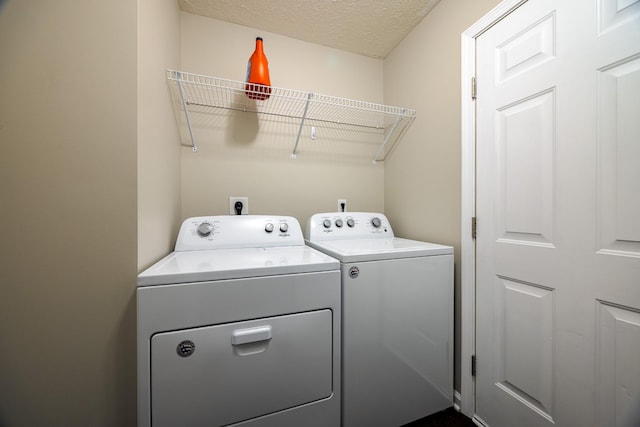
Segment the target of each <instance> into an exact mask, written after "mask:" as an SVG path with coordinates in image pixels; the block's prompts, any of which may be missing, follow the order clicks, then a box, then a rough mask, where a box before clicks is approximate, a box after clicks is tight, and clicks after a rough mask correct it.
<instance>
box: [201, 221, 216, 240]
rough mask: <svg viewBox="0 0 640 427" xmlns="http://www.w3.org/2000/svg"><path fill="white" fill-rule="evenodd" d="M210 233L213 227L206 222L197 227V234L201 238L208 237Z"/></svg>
mask: <svg viewBox="0 0 640 427" xmlns="http://www.w3.org/2000/svg"><path fill="white" fill-rule="evenodd" d="M212 231H213V225H211V224H209V223H208V222H203V223H202V224H200V225H199V226H198V234H199V235H201V236H203V237H206V236H208V235H209V234H211V232H212Z"/></svg>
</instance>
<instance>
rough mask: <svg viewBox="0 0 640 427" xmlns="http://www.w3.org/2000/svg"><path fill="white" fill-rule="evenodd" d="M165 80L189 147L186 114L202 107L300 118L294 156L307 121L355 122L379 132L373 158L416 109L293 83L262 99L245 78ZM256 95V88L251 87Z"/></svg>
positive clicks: (179, 75) (379, 157)
mask: <svg viewBox="0 0 640 427" xmlns="http://www.w3.org/2000/svg"><path fill="white" fill-rule="evenodd" d="M167 80H168V82H169V84H170V85H172V86H174V91H173V92H174V93H175V94H176V97H177V98H178V101H179V102H180V104H181V109H182V111H183V112H184V115H185V118H186V123H187V127H188V129H189V135H190V137H191V144H192V147H193V151H197V150H198V148H197V145H196V141H195V137H194V135H193V128H192V125H191V118H190V114H191V112H193V111H201V110H202V109H203V108H205V109H208V108H212V109H216V108H221V109H225V110H236V111H244V112H253V113H257V114H265V115H270V116H280V117H288V118H293V119H297V120H299V121H300V124H299V129H298V134H297V138H296V141H295V144H294V146H293V150H292V153H291V157H292V158H294V159H295V158H296V153H297V150H298V144H299V143H300V135H301V132H302V129H303V126H304V124H305V122H306V121H313V122H318V123H323V124H327V125H329V126H336V127H339V126H355V127H362V128H367V129H369V130H374V131H376V132H380V133H381V134H383V135H384V137H383V138H382V139H383V142H382V144H381V145H380V147H379V149H378V151H377V153H376V155H375V156H374V159H373V162H374V163H376V162H378V161H384V159H385V157H386V156H387V154H388V153H390V152H391V150H392V149H393V147H394V146H395V145H396V144H397V142H398V141H399V140H400V139H401V137H402V136H403V135H404V133H405V131H406V130H407V129H408V128H409V126H410V125H411V123H413V120H414V119H415V117H416V111H415V110H413V109H408V108H400V107H392V106H388V105H381V104H374V103H370V102H364V101H357V100H352V99H346V98H338V97H334V96H327V95H320V94H317V93H313V92H303V91H297V90H292V89H284V88H279V87H274V86H272V87H271V94H270V96H269V98H268V99H266V100H256V99H250V98H249V97H248V96H246V94H247V92H246V91H245V82H241V81H235V80H227V79H222V78H218V77H211V76H205V75H200V74H192V73H186V72H183V71H177V70H167ZM250 93H253V94H255V95H256V96H255V97H257V98H260V95H261V94H260V92H259V91H256V92H250Z"/></svg>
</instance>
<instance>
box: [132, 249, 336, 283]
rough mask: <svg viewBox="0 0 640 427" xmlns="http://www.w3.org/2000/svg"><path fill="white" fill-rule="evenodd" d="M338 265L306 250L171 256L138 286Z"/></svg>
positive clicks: (308, 270)
mask: <svg viewBox="0 0 640 427" xmlns="http://www.w3.org/2000/svg"><path fill="white" fill-rule="evenodd" d="M339 268H340V264H339V263H338V261H337V260H335V259H334V258H331V257H329V256H327V255H325V254H323V253H321V252H318V251H316V250H315V249H312V248H310V247H308V246H304V245H301V246H287V247H266V248H242V249H219V250H204V251H184V252H172V253H171V254H169V255H167V256H166V257H164V258H163V259H161V260H160V261H158V262H157V263H156V264H154V265H152V266H151V267H149V268H148V269H147V270H145V271H143V272H142V273H140V274H139V275H138V286H150V285H166V284H174V283H188V282H204V281H210V280H222V279H240V278H248V277H259V276H275V275H282V274H296V273H312V272H320V271H328V270H338V269H339Z"/></svg>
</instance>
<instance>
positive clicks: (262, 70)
mask: <svg viewBox="0 0 640 427" xmlns="http://www.w3.org/2000/svg"><path fill="white" fill-rule="evenodd" d="M245 82H246V84H245V87H244V90H245V93H246V94H247V96H248V97H249V98H251V99H257V100H260V101H264V100H265V99H268V98H269V95H271V80H270V79H269V61H267V57H266V56H265V54H264V50H263V48H262V37H256V50H255V51H254V52H253V55H251V58H249V63H248V64H247V78H246V79H245Z"/></svg>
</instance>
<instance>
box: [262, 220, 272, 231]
mask: <svg viewBox="0 0 640 427" xmlns="http://www.w3.org/2000/svg"><path fill="white" fill-rule="evenodd" d="M264 231H266V232H267V233H271V232H272V231H273V224H271V223H270V222H269V223H267V225H265V226H264Z"/></svg>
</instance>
